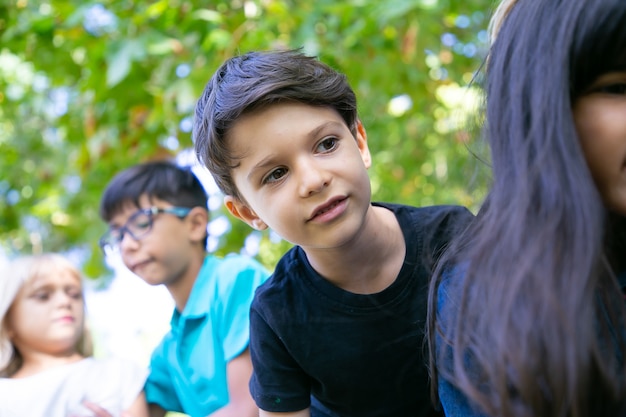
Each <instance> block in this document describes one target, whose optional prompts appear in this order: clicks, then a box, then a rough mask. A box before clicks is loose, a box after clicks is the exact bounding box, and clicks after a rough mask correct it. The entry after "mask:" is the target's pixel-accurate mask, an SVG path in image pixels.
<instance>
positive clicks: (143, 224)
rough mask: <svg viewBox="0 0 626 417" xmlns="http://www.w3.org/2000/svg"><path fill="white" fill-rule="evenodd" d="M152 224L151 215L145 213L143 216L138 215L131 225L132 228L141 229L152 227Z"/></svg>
mask: <svg viewBox="0 0 626 417" xmlns="http://www.w3.org/2000/svg"><path fill="white" fill-rule="evenodd" d="M151 225H152V221H151V219H150V216H148V215H145V214H143V215H141V216H137V218H135V219H134V220H133V221H132V223H131V224H130V225H129V226H130V228H131V229H132V230H139V231H140V230H145V229H148V228H150V226H151Z"/></svg>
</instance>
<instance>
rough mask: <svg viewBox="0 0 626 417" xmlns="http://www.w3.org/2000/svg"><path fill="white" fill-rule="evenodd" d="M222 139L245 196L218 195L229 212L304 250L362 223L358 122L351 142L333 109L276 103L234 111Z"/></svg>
mask: <svg viewBox="0 0 626 417" xmlns="http://www.w3.org/2000/svg"><path fill="white" fill-rule="evenodd" d="M228 141H229V146H230V150H231V151H233V154H234V156H235V157H236V158H240V159H237V161H238V162H239V166H238V167H237V168H235V169H233V179H234V182H235V185H236V186H237V188H238V190H239V192H240V195H241V196H242V198H243V199H244V200H245V201H240V200H238V199H236V198H233V197H231V196H227V197H226V198H225V203H226V206H227V208H228V209H229V210H230V212H231V213H232V214H233V215H234V216H236V217H238V218H240V219H242V220H243V221H245V222H246V223H248V224H249V225H251V226H252V227H254V228H256V229H259V230H262V229H265V228H266V227H270V228H272V229H273V230H274V231H275V232H276V233H278V234H279V235H280V236H282V237H283V238H284V239H286V240H287V241H289V242H292V243H294V244H297V245H300V246H302V247H303V248H305V249H307V248H309V249H313V248H318V249H324V248H333V247H340V246H342V245H344V244H346V243H348V242H349V241H350V240H351V239H352V238H353V237H354V236H356V234H358V232H359V230H361V228H362V227H363V222H364V219H365V214H366V212H367V210H368V208H369V206H370V198H371V189H370V181H369V177H368V175H367V168H369V167H370V164H371V159H370V153H369V149H368V147H367V138H366V134H365V129H364V128H363V126H362V125H361V123H360V122H359V124H358V129H357V137H356V140H355V137H354V136H353V135H352V134H351V132H350V130H349V129H348V127H347V126H346V124H345V122H344V120H343V119H342V118H341V116H340V115H339V114H338V113H337V112H336V111H335V110H334V109H330V108H326V107H314V106H309V105H305V104H301V103H293V102H290V103H279V104H275V105H272V106H269V107H267V108H264V109H261V110H258V111H255V112H252V113H249V114H246V115H244V116H242V117H241V119H240V120H239V121H237V122H236V123H235V124H234V126H233V128H232V129H231V131H230V132H229V134H228Z"/></svg>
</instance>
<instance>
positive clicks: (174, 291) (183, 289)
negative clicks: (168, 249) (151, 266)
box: [165, 251, 208, 313]
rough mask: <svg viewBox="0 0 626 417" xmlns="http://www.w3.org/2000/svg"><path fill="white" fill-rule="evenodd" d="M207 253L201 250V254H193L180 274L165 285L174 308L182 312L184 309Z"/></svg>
mask: <svg viewBox="0 0 626 417" xmlns="http://www.w3.org/2000/svg"><path fill="white" fill-rule="evenodd" d="M207 256H208V253H207V252H205V251H203V252H202V256H200V255H198V256H193V257H192V260H191V261H190V263H189V265H187V268H186V269H185V270H184V271H183V272H182V273H181V275H180V276H178V277H176V278H174V279H172V280H171V282H169V283H168V284H165V287H166V288H167V290H168V291H169V292H170V294H171V295H172V298H173V299H174V304H175V306H176V310H178V312H179V313H182V312H183V311H184V310H185V306H186V305H187V302H188V301H189V295H190V294H191V290H192V289H193V286H194V284H195V283H196V280H197V278H198V274H199V273H200V270H201V269H202V265H203V264H204V260H205V258H206V257H207Z"/></svg>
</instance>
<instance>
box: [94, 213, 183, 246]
mask: <svg viewBox="0 0 626 417" xmlns="http://www.w3.org/2000/svg"><path fill="white" fill-rule="evenodd" d="M190 211H191V209H190V208H188V207H168V208H159V207H150V208H147V209H141V210H138V211H137V212H136V213H133V215H132V216H130V217H129V218H128V220H127V221H126V224H124V226H122V227H111V228H109V230H107V232H106V233H105V234H104V235H103V236H102V237H101V238H100V241H99V244H100V248H102V251H103V252H104V253H109V252H114V251H117V250H118V249H119V246H120V242H121V241H122V240H123V239H124V235H125V234H126V233H128V234H129V235H130V237H132V238H133V239H135V240H140V239H142V238H144V237H145V236H146V235H147V234H148V233H149V232H150V230H152V225H153V223H154V216H156V215H157V214H160V213H169V214H173V215H174V216H176V217H178V218H179V219H184V218H185V217H186V216H187V215H188V214H189V212H190Z"/></svg>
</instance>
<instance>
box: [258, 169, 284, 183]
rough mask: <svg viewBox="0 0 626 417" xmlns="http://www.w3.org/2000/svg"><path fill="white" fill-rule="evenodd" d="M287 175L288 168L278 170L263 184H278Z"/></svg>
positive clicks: (264, 179) (268, 176)
mask: <svg viewBox="0 0 626 417" xmlns="http://www.w3.org/2000/svg"><path fill="white" fill-rule="evenodd" d="M286 174H287V169H286V168H276V169H275V170H273V171H271V172H270V173H269V174H267V175H266V176H265V178H263V184H267V183H271V182H276V181H278V180H280V179H281V178H282V177H284V176H285V175H286Z"/></svg>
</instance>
